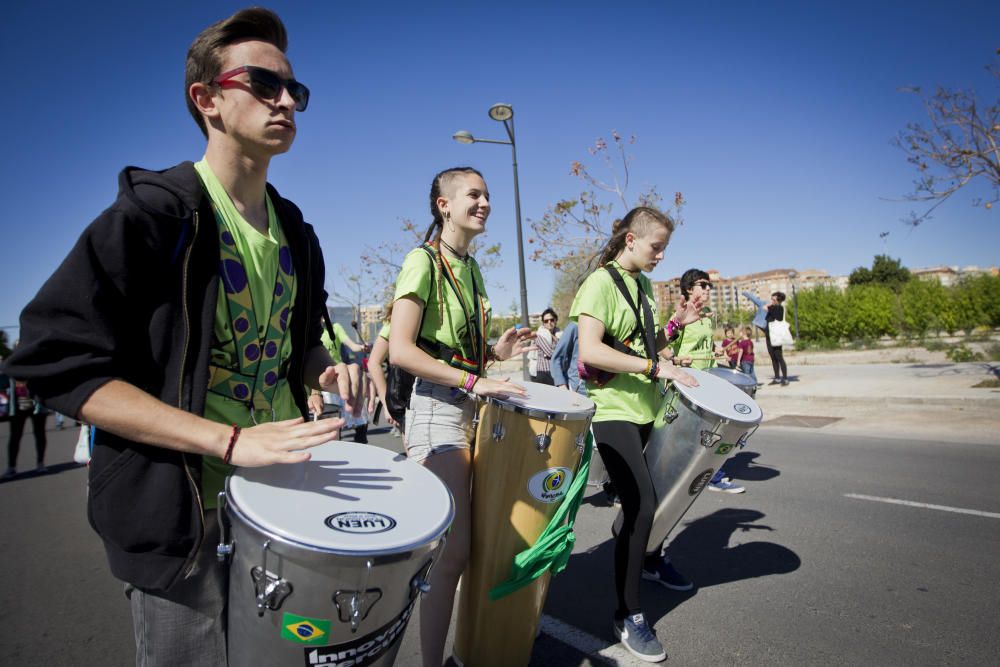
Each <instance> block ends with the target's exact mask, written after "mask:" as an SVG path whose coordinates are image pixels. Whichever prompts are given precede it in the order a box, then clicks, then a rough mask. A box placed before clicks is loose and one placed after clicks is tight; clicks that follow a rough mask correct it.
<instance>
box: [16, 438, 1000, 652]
mask: <svg viewBox="0 0 1000 667" xmlns="http://www.w3.org/2000/svg"><path fill="white" fill-rule="evenodd" d="M50 428H51V420H50ZM29 431H30V428H29ZM6 437H7V426H6V424H0V442H6ZM49 438H50V445H49V451H50V454H49V456H48V462H49V465H50V472H49V473H48V474H45V475H39V476H35V475H30V474H22V475H21V476H19V477H17V478H15V479H13V480H10V481H6V482H3V483H0V507H2V508H3V518H4V521H3V523H4V526H3V530H2V531H0V556H2V562H3V575H4V576H3V582H4V583H3V586H4V600H5V604H4V605H2V607H0V664H3V665H12V666H13V665H41V664H44V665H54V666H58V665H67V666H68V665H73V666H74V667H88V666H91V665H94V666H96V665H102V666H103V665H127V664H131V663H132V662H133V659H134V658H133V645H132V637H131V624H130V618H129V611H128V606H127V604H126V601H125V599H124V597H123V595H122V586H121V584H120V583H118V582H116V581H115V580H114V579H113V578H112V577H111V576H110V574H109V573H108V570H107V565H106V563H105V560H104V554H103V550H102V548H101V545H100V542H99V541H98V539H97V538H96V536H95V535H94V534H93V532H92V531H91V530H90V527H89V526H88V524H87V522H86V517H85V484H86V471H85V470H84V469H83V468H79V467H77V466H76V465H75V464H73V463H71V460H72V447H73V444H74V443H75V438H76V430H75V429H71V430H67V431H54V430H51V431H50V432H49ZM969 440H970V441H969V442H939V441H925V440H919V439H912V438H911V439H906V438H900V437H898V434H897V437H895V438H878V437H865V436H862V435H855V434H851V435H845V434H835V433H832V432H828V431H824V429H822V428H820V429H805V428H781V427H778V426H767V425H765V426H763V427H762V428H761V429H760V431H758V433H757V434H756V435H755V436H754V438H753V439H752V440H751V442H750V444H749V445H748V447H747V448H746V449H745V450H743V451H741V452H739V453H737V454H736V456H735V458H734V459H733V460H732V461H731V463H730V464H729V465H730V466H731V467H730V468H729V469H730V472H731V473H732V476H733V477H734V478H735V479H737V480H738V481H740V483H742V484H744V485H745V486H746V487H747V492H746V493H745V494H740V495H728V494H718V493H707V492H706V493H703V494H702V496H701V497H700V498H699V499H698V501H697V502H696V503H695V505H694V506H693V508H692V509H691V511H690V512H688V514H687V515H686V516H685V518H684V520H683V521H682V524H681V525H680V526H678V528H677V529H676V530H675V532H674V534H673V536H672V540H671V547H670V553H671V555H672V557H673V559H674V562H675V564H676V565H677V567H678V568H679V569H680V570H681V571H682V572H684V573H685V574H686V575H687V576H689V577H690V578H691V579H692V580H693V581H694V582H695V583H696V584H697V586H696V588H695V590H693V591H690V592H687V593H677V592H672V591H668V590H666V589H663V588H660V587H658V586H657V585H656V584H652V583H648V582H647V583H645V584H644V585H643V589H642V594H643V605H644V607H645V611H646V614H647V617H648V618H649V619H650V620H651V621H652V622H655V626H656V631H657V634H658V635H659V637H660V638H661V640H662V641H663V643H664V645H665V646H666V648H667V652H668V654H669V659H668V660H669V662H668V664H674V665H695V664H697V665H703V664H721V665H728V664H737V663H740V664H751V665H757V664H760V665H770V664H809V665H825V664H838V665H862V664H864V665H870V664H880V665H913V664H919V665H931V664H934V665H940V664H963V665H986V664H997V656H998V655H1000V614H998V613H997V609H1000V586H998V584H997V580H998V579H1000V576H998V575H1000V565H998V563H997V555H998V554H1000V518H998V517H994V516H989V515H985V516H983V515H976V514H961V513H955V512H950V511H944V510H941V509H931V508H926V507H918V506H907V505H899V504H887V503H883V502H873V501H870V500H863V499H858V498H852V497H848V496H846V495H845V494H857V495H864V496H874V497H886V498H895V499H902V500H906V501H912V502H915V503H924V504H931V505H939V506H948V507H954V508H959V509H967V510H976V511H979V512H983V513H992V514H996V513H1000V485H998V484H997V482H996V471H997V470H998V469H1000V447H998V446H996V445H994V444H976V442H975V440H976V438H975V436H974V435H973V436H971V437H970V438H969ZM372 441H373V443H374V444H380V445H383V446H387V447H389V448H392V449H398V448H399V440H398V439H396V438H392V437H390V436H388V435H387V434H385V433H381V434H375V435H374V436H373V438H372ZM33 456H34V452H33V443H32V442H31V435H30V433H29V434H26V437H25V441H24V442H22V453H21V461H22V462H27V461H29V460H32V459H33ZM22 465H23V464H22ZM727 467H728V466H727ZM614 513H615V510H614V509H613V508H611V507H608V506H606V504H605V503H604V498H603V494H602V493H600V492H591V494H590V495H589V496H588V497H587V499H586V500H585V505H584V506H583V507H582V508H581V511H580V513H579V515H578V519H577V524H576V528H577V530H576V532H577V544H576V549H575V551H574V555H573V556H572V557H571V559H570V563H569V566H568V568H567V570H566V572H564V573H563V574H561V575H559V576H558V577H556V578H554V579H553V581H552V586H551V589H550V593H549V596H548V601H547V604H546V607H545V615H546V616H547V617H548V618H550V619H554V620H555V621H558V622H561V623H562V624H565V625H566V626H571V627H572V628H575V629H577V630H578V631H582V633H586V634H580V635H579V637H583V638H584V639H585V640H587V639H589V638H594V639H596V640H597V645H596V648H602V647H607V646H612V645H613V644H614V639H613V636H612V634H611V623H610V617H611V612H612V610H613V608H614V589H613V584H612V580H611V571H612V570H611V562H612V547H613V543H612V541H611V536H610V532H609V526H610V523H611V521H612V519H613V517H614ZM418 624H419V615H417V617H416V618H415V619H414V622H412V623H411V626H410V628H409V630H408V631H407V634H406V636H405V637H404V640H403V645H402V648H401V650H400V653H399V657H398V660H397V664H399V665H406V666H409V665H418V664H420V663H419V657H418V656H419V650H418V641H417V632H416V630H417V625H418ZM563 627H565V626H563ZM579 645H582V644H580V643H579V642H578V646H579ZM594 648H595V647H594V646H590V647H588V650H593V649H594ZM606 663H607V659H606V658H602V657H599V656H595V655H593V654H592V653H591V654H589V655H588V654H587V653H585V652H582V651H580V650H578V649H576V648H574V647H573V646H570V645H568V644H566V643H564V642H563V641H560V640H558V639H555V638H553V637H552V636H550V635H548V634H545V633H543V634H542V635H541V636H540V637H539V638H538V640H537V641H536V644H535V649H534V654H533V657H532V664H533V665H543V664H544V665H591V664H593V665H597V664H606Z"/></svg>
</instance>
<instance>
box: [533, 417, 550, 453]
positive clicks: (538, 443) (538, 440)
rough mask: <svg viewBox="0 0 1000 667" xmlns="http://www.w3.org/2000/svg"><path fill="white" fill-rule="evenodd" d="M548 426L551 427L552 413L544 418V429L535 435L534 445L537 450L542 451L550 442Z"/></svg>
mask: <svg viewBox="0 0 1000 667" xmlns="http://www.w3.org/2000/svg"><path fill="white" fill-rule="evenodd" d="M550 428H552V415H549V416H547V417H546V418H545V430H544V431H542V432H541V433H539V434H538V435H536V436H535V447H537V448H538V451H539V452H544V451H545V450H546V449H548V448H549V445H551V444H552V436H551V435H549V429H550Z"/></svg>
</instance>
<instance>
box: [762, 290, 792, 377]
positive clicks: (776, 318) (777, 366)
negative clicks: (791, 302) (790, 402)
mask: <svg viewBox="0 0 1000 667" xmlns="http://www.w3.org/2000/svg"><path fill="white" fill-rule="evenodd" d="M784 302H785V293H784V292H775V293H774V294H772V295H771V303H770V305H769V306H768V307H767V317H766V321H767V322H768V324H770V323H771V322H783V321H784V319H785V307H784V306H782V305H781V304H782V303H784ZM764 341H765V342H766V343H767V354H768V355H769V356H770V357H771V367H772V368H773V369H774V379H773V380H771V382H770V384H778V383H780V384H781V385H782V386H784V385H787V384H788V366H787V365H785V356H784V354H783V353H782V351H781V346H780V345H777V346H775V345H771V331H770V329H769V328H768V327H765V328H764Z"/></svg>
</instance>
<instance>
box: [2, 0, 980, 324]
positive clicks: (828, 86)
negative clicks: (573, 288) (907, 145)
mask: <svg viewBox="0 0 1000 667" xmlns="http://www.w3.org/2000/svg"><path fill="white" fill-rule="evenodd" d="M6 6H7V9H6V10H5V12H4V15H5V16H4V21H3V22H2V24H0V53H2V55H3V62H6V63H7V67H8V73H9V74H10V75H11V79H10V80H9V81H8V85H10V86H11V89H10V90H9V91H8V97H7V111H6V112H5V114H4V115H5V121H6V125H5V127H6V128H7V129H6V136H7V138H6V140H5V142H4V151H3V159H2V162H0V170H2V171H0V175H2V179H0V183H2V188H3V191H2V192H3V199H4V209H3V215H2V217H0V243H2V248H3V250H2V264H3V273H4V276H5V280H4V285H5V288H4V290H3V291H2V292H0V294H2V296H0V326H4V327H9V326H11V325H16V324H17V318H18V314H19V313H20V310H21V308H23V306H24V305H25V303H26V302H27V301H28V300H29V299H30V298H31V297H32V296H33V295H34V294H35V292H36V291H37V290H38V288H39V287H40V286H41V284H42V283H43V282H44V280H45V279H46V278H47V277H48V275H50V274H51V273H52V271H53V270H54V269H55V267H56V266H57V265H58V264H59V262H60V261H61V260H62V258H63V257H64V256H65V254H66V253H67V251H68V250H69V249H70V247H71V246H72V245H73V243H74V242H75V241H76V239H77V237H78V236H79V234H80V232H81V231H82V229H83V228H84V227H85V226H86V225H87V224H88V223H89V222H90V221H91V220H92V219H93V218H94V217H95V216H97V215H98V214H99V213H100V212H101V211H102V210H103V209H104V208H106V207H107V206H108V205H110V203H111V202H112V201H113V199H114V197H115V195H116V192H117V187H118V186H117V174H118V171H119V170H120V169H121V168H122V167H123V166H125V165H139V166H143V167H147V168H151V169H163V168H166V167H168V166H171V165H173V164H175V163H178V162H180V161H183V160H197V159H199V158H200V157H201V156H202V154H203V151H204V140H203V138H202V135H201V133H200V132H199V130H198V129H197V127H196V126H195V124H194V122H193V120H192V119H191V118H190V116H189V115H188V112H187V109H186V107H185V104H184V89H183V74H184V58H185V54H186V52H187V48H188V46H189V45H190V43H191V41H192V40H193V39H194V37H195V36H196V35H197V33H198V32H199V31H200V30H201V29H203V28H204V27H206V26H207V25H209V24H210V23H212V22H214V21H216V20H219V19H221V18H224V17H226V16H228V15H229V14H231V13H232V12H233V11H235V10H237V9H239V8H240V7H242V6H244V4H243V3H240V2H206V1H201V2H188V1H176V2H155V3H153V2H139V1H135V0H132V1H130V2H97V3H81V2H45V1H39V2H26V1H15V2H12V3H10V4H9V5H6ZM266 6H269V7H270V8H272V9H274V10H275V11H277V12H278V13H279V14H280V15H281V17H282V18H283V20H284V21H285V24H286V26H287V28H288V31H289V39H290V44H289V51H288V56H289V59H290V60H291V63H292V66H293V68H294V71H295V75H296V77H297V78H298V79H299V80H301V81H303V82H304V83H306V84H307V85H308V86H309V87H310V88H311V90H312V98H311V101H310V104H309V109H308V110H307V111H306V112H304V113H302V114H297V124H298V136H297V138H296V141H295V144H294V146H293V147H292V150H291V151H290V152H289V153H287V154H285V155H281V156H278V157H277V158H275V159H274V161H273V162H272V163H271V170H270V179H269V180H270V181H271V182H272V183H273V184H274V185H275V186H276V187H277V188H278V190H279V191H280V192H281V193H282V194H283V195H284V196H286V197H288V198H290V199H292V200H294V201H295V202H296V203H298V204H299V206H300V207H301V208H302V210H303V211H304V213H305V216H306V219H307V220H308V221H309V222H311V223H312V224H313V225H315V227H316V229H317V232H318V234H319V237H320V241H321V243H322V246H323V250H324V254H325V256H326V263H327V288H328V290H331V291H338V290H343V276H344V275H348V274H351V273H357V272H358V270H359V265H360V263H361V260H360V256H361V255H362V254H363V253H364V248H365V246H366V245H375V244H377V243H378V242H380V241H392V240H400V241H405V240H406V235H405V234H404V233H402V232H401V231H400V220H401V219H403V218H409V219H411V220H413V221H414V223H415V224H416V225H417V226H418V227H419V228H421V229H423V228H425V227H426V225H427V223H428V222H429V220H430V217H429V211H428V191H429V188H430V182H431V178H432V176H433V175H434V174H435V173H436V172H438V171H439V170H441V169H443V168H446V167H450V166H455V165H466V164H467V165H472V166H474V167H476V168H478V169H479V170H481V171H482V172H483V173H484V175H485V176H486V180H487V183H488V185H489V188H490V190H491V195H492V204H493V212H492V214H491V216H490V219H489V223H488V237H487V240H488V241H489V242H499V243H501V244H502V247H503V254H502V259H503V262H502V265H501V266H499V267H498V268H495V269H493V270H492V271H491V272H490V274H489V275H488V276H487V280H488V282H489V283H490V293H491V297H492V301H493V303H494V308H495V309H496V310H498V311H500V312H506V311H508V310H509V306H510V304H512V303H513V302H514V301H515V300H516V299H517V298H518V279H517V253H516V249H517V243H516V236H515V231H514V204H513V177H512V173H511V172H512V170H511V154H510V149H509V147H506V146H495V145H490V144H473V145H462V144H458V143H456V142H455V141H453V140H452V139H451V135H452V134H453V133H454V132H455V131H457V130H459V129H465V130H468V131H470V132H472V133H473V134H474V135H476V136H479V137H483V138H493V139H502V138H506V135H505V133H504V129H503V127H502V125H501V124H500V123H498V122H495V121H493V120H491V119H490V118H489V117H488V115H487V110H488V109H489V107H490V106H491V105H492V104H494V103H496V102H507V103H509V104H511V105H513V107H514V111H515V123H516V126H515V129H516V136H517V141H518V162H519V169H520V189H521V208H522V214H523V217H524V226H525V236H526V238H527V237H528V236H530V225H529V219H532V218H540V217H541V216H542V215H543V214H544V212H545V210H546V208H547V207H548V206H549V205H551V204H553V203H555V202H557V201H559V200H560V199H564V198H569V197H574V196H576V195H577V194H579V192H580V191H581V190H582V189H583V183H582V182H581V181H580V180H579V179H578V178H576V177H574V176H572V175H571V174H570V165H571V163H572V162H573V161H574V160H581V161H584V162H586V163H587V164H588V166H589V167H590V168H591V170H592V171H593V173H594V174H595V175H597V176H603V175H605V172H603V171H602V167H601V164H600V163H599V162H595V161H593V160H592V159H590V158H589V156H588V154H587V149H588V147H590V146H592V145H593V143H594V140H595V139H597V138H598V137H605V138H608V139H610V133H611V131H612V130H613V129H616V130H618V131H619V132H620V133H621V134H623V135H624V136H626V137H627V136H629V135H635V136H636V138H637V141H636V143H635V144H634V145H632V146H631V147H630V152H631V153H632V154H633V155H634V162H633V163H632V177H633V186H632V189H631V194H632V195H633V196H634V195H636V194H638V192H639V191H640V190H641V189H642V188H643V187H644V186H648V185H655V186H657V187H658V189H659V191H660V192H661V193H662V194H663V195H664V196H665V199H666V200H667V201H669V200H671V199H672V197H673V193H674V192H675V191H680V192H683V194H684V197H685V198H686V200H687V201H688V205H687V206H686V208H685V210H684V219H685V224H684V225H683V226H682V227H680V228H679V229H678V231H677V233H676V234H675V235H674V237H673V239H672V240H671V243H670V247H669V248H668V249H667V255H666V258H665V260H664V261H663V262H661V263H660V265H659V266H658V267H657V269H656V270H655V271H654V272H653V274H652V278H653V279H654V280H665V279H669V278H671V277H674V276H677V275H680V273H682V272H683V271H684V270H685V269H687V268H690V267H694V266H697V267H701V268H714V269H718V270H719V271H720V272H721V273H722V274H723V275H727V276H732V275H739V274H744V273H751V272H756V271H763V270H766V269H771V268H779V267H782V268H795V269H799V270H802V269H806V268H817V269H823V270H826V271H828V272H830V273H831V274H845V273H848V272H850V270H851V269H853V268H854V267H857V266H861V265H865V266H868V265H870V264H871V261H872V257H873V256H874V255H875V254H878V253H888V254H889V255H891V256H893V257H898V258H900V259H902V261H903V263H904V265H906V266H909V267H924V266H932V265H937V264H952V265H953V264H957V265H962V266H964V265H968V264H977V265H980V266H992V265H995V264H997V262H998V249H1000V218H998V216H1000V211H998V210H997V208H1000V207H995V208H994V209H993V210H992V211H989V210H985V209H984V208H982V207H978V208H977V207H975V206H973V205H972V201H973V199H974V198H975V197H976V196H988V195H989V194H990V193H989V190H988V189H987V188H986V187H985V184H982V185H980V186H979V187H977V188H972V189H970V190H969V192H967V193H962V194H959V195H957V196H956V197H953V198H952V200H951V201H949V202H947V203H946V204H944V205H943V206H941V207H940V208H938V210H937V211H936V212H935V214H934V217H933V219H932V220H930V221H928V222H926V223H924V224H923V225H921V226H920V227H918V228H916V229H913V230H911V229H909V228H908V227H906V226H905V225H904V224H903V223H902V222H901V219H902V218H905V217H906V216H907V214H908V213H909V212H910V211H911V210H920V209H918V208H917V207H915V206H914V204H912V203H909V202H905V201H899V199H901V197H902V196H903V195H904V194H906V193H907V192H909V191H910V190H911V188H912V181H913V179H914V177H915V175H916V174H915V171H914V170H913V169H912V167H910V165H908V164H907V162H906V160H905V156H904V154H903V153H902V152H901V151H900V150H899V149H898V148H895V147H894V146H892V145H891V143H890V142H891V140H892V138H893V137H894V136H896V134H897V133H898V132H899V131H900V130H901V129H903V128H904V127H905V125H906V124H907V123H908V122H913V121H918V122H919V121H922V120H924V119H925V118H926V115H925V113H924V111H923V107H922V104H921V101H920V98H919V97H917V96H915V95H912V94H907V93H904V92H900V90H899V89H900V88H903V87H913V86H920V87H921V88H922V89H923V90H924V91H925V92H930V91H933V89H934V88H935V87H936V86H938V85H941V86H946V87H950V88H973V89H977V90H978V91H979V93H980V99H981V102H983V103H984V104H985V103H989V102H992V101H993V100H995V99H996V94H997V91H996V85H995V83H993V80H992V79H991V77H990V76H989V75H988V74H987V72H986V71H985V69H984V67H985V66H986V65H988V64H990V63H995V62H997V60H998V58H997V56H996V55H995V52H996V49H997V48H998V47H1000V32H998V26H1000V2H996V0H991V1H980V2H971V1H964V0H955V1H952V2H943V1H942V2H923V1H913V0H899V1H891V2H881V1H878V0H869V1H867V2H853V1H850V2H801V1H794V0H789V1H787V2H772V1H766V2H736V1H735V0H734V1H731V2H712V1H709V2H697V3H695V2H668V1H666V0H661V1H658V2H652V1H651V2H633V1H619V2H612V1H610V0H608V1H604V2H593V1H589V0H585V1H580V0H577V1H574V2H546V1H540V0H536V1H534V2H520V1H512V2H503V3H498V2H490V3H487V2H475V1H467V2H434V1H431V2H418V1H413V2H388V1H383V2H346V1H340V0H331V1H328V2H271V3H268V4H267V5H266ZM588 160H590V161H589V162H588ZM623 213H624V211H623V210H620V209H619V210H617V211H616V214H617V215H622V214H623ZM882 232H889V236H887V237H886V238H885V239H884V240H883V239H881V238H880V237H879V235H880V233H882ZM527 273H528V294H529V305H530V309H531V310H532V311H538V310H541V309H542V308H543V307H545V306H546V305H547V302H548V299H549V298H550V296H551V294H552V289H553V286H554V273H553V271H552V270H551V269H549V268H548V267H546V266H544V265H542V264H540V263H532V262H530V261H529V262H528V266H527ZM7 332H8V335H9V336H10V338H11V339H12V340H13V339H14V338H16V336H17V330H16V329H7Z"/></svg>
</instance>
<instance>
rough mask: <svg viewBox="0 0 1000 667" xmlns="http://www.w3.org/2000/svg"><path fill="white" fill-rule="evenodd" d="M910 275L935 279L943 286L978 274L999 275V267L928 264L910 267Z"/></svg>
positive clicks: (924, 278)
mask: <svg viewBox="0 0 1000 667" xmlns="http://www.w3.org/2000/svg"><path fill="white" fill-rule="evenodd" d="M910 275H912V276H913V277H914V278H921V279H923V280H937V281H938V282H940V283H941V284H942V285H944V286H945V287H947V286H949V285H954V284H955V283H957V282H958V281H959V280H961V279H962V278H965V277H972V276H979V275H991V276H996V275H1000V268H998V267H996V266H991V267H988V268H985V269H983V268H980V267H978V266H966V267H965V268H959V267H958V266H944V265H941V266H929V267H927V268H924V269H910Z"/></svg>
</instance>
